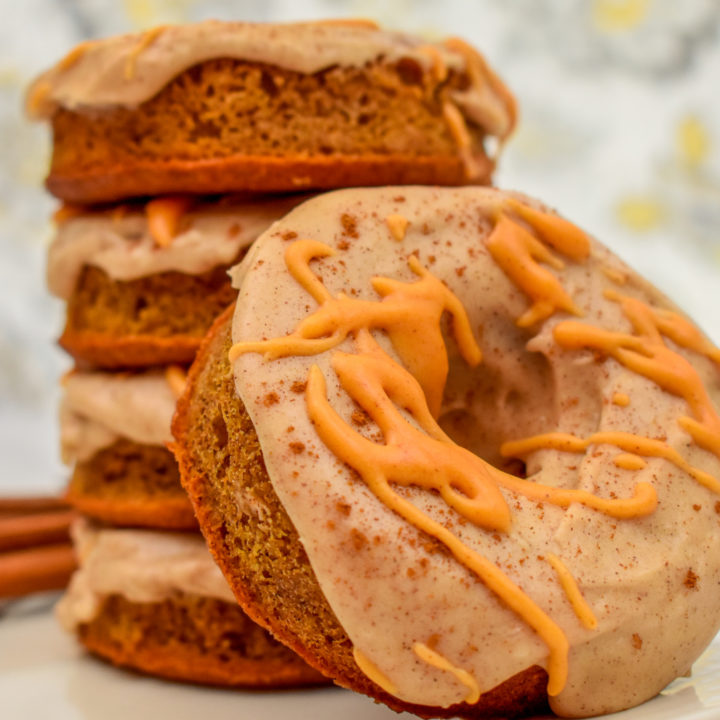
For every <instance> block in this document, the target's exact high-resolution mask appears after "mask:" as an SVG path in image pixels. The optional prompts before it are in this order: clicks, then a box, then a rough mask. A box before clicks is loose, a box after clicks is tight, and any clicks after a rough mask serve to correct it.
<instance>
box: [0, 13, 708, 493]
mask: <svg viewBox="0 0 720 720" xmlns="http://www.w3.org/2000/svg"><path fill="white" fill-rule="evenodd" d="M0 9H1V10H2V22H1V23H0V293H1V296H0V297H1V299H0V493H6V494H7V493H14V494H29V493H35V492H55V491H59V490H60V489H61V488H62V487H63V485H64V482H65V474H66V471H65V470H64V469H63V467H62V466H61V464H60V461H59V457H58V431H57V419H56V415H57V403H58V378H59V376H60V375H61V374H62V373H63V372H64V371H65V370H67V369H68V368H69V366H70V363H69V361H68V360H67V359H66V358H65V357H64V356H63V355H62V353H61V352H60V351H59V350H57V348H56V347H55V338H56V336H57V335H58V334H59V332H60V329H61V325H62V312H61V305H60V303H59V302H58V301H55V300H52V299H51V298H50V297H49V296H48V294H47V291H46V290H45V281H44V272H45V252H46V249H47V246H48V243H49V241H50V238H51V236H52V228H51V226H50V223H49V217H50V214H51V213H52V212H53V210H54V209H55V207H56V201H54V200H52V199H51V198H50V197H49V196H48V195H47V194H45V193H44V191H43V188H42V183H43V178H44V175H45V172H46V168H47V163H48V155H49V146H50V143H49V136H48V132H47V128H45V127H43V126H35V125H30V124H29V123H28V122H27V121H26V120H25V119H24V117H23V113H22V98H23V91H24V88H25V87H26V86H27V84H28V82H29V81H30V80H31V79H32V78H33V77H34V75H35V74H37V73H38V72H40V71H41V70H43V69H45V68H46V67H47V66H49V65H51V64H53V63H54V62H55V61H56V60H58V59H59V58H60V57H62V55H64V54H65V53H66V52H67V51H68V50H69V49H70V48H71V47H72V46H73V45H75V44H76V43H78V42H80V41H82V40H85V39H88V38H97V37H103V36H106V35H112V34H117V33H123V32H129V31H138V30H143V29H146V28H148V27H151V26H153V25H156V24H161V23H180V22H186V21H192V20H200V19H205V18H211V17H212V18H221V19H241V20H255V21H258V20H269V21H273V20H299V19H315V18H322V17H342V16H351V17H371V18H375V19H377V20H379V21H380V22H381V23H382V24H383V25H384V26H385V27H388V28H392V29H400V30H406V31H409V32H412V33H416V34H420V35H424V36H426V37H428V38H430V39H434V38H438V37H441V36H446V35H461V36H463V37H465V38H466V39H468V40H470V41H471V42H472V43H473V44H475V45H476V46H477V47H478V48H479V49H480V50H481V51H482V52H483V53H484V54H485V55H486V57H487V58H488V60H489V61H490V62H491V64H492V65H493V66H494V67H495V68H496V69H497V70H498V71H499V72H500V74H501V75H502V77H503V78H504V79H505V81H506V82H507V84H508V85H509V86H510V88H511V89H512V90H513V91H514V92H515V94H516V95H517V97H518V100H519V102H520V108H521V122H520V125H519V127H518V130H517V132H516V134H515V136H514V137H513V138H511V140H510V142H509V144H508V146H507V148H506V151H505V153H504V155H503V157H502V160H501V164H500V168H499V173H498V174H497V176H496V180H497V184H498V185H499V186H501V187H504V188H513V189H518V190H522V191H524V192H526V193H528V194H531V195H537V196H538V197H540V198H542V199H543V200H545V201H546V202H547V203H549V204H550V205H552V206H554V207H556V208H558V209H559V210H560V211H561V212H562V213H563V214H564V215H565V216H567V217H568V218H570V219H571V220H573V221H574V222H576V223H578V224H579V225H581V226H582V227H583V228H585V229H586V230H589V231H590V232H591V233H592V234H594V235H595V236H597V237H598V238H599V239H601V240H602V241H603V242H604V243H606V244H607V245H609V246H610V247H611V248H612V249H613V250H614V251H615V252H617V253H618V254H619V255H620V256H621V257H623V258H624V259H625V260H626V261H627V262H629V263H630V264H631V265H633V266H634V267H635V268H636V269H638V270H639V271H640V272H641V273H643V274H644V275H645V276H646V277H648V278H649V279H650V280H651V281H653V282H654V283H655V284H656V285H658V286H659V287H660V288H661V289H662V290H664V291H665V292H666V293H667V294H668V295H670V296H671V297H672V298H673V299H674V300H675V301H676V302H677V303H678V304H679V305H680V306H681V307H683V308H684V309H685V310H686V311H687V312H688V313H689V314H690V315H691V316H693V317H694V318H695V319H696V320H697V321H698V322H699V324H700V325H701V326H702V327H703V329H704V330H705V331H706V332H707V333H708V334H709V335H710V337H711V338H712V339H713V340H714V342H715V343H720V148H719V147H718V146H719V145H720V35H719V33H720V0H683V1H682V2H678V0H473V1H472V2H467V1H465V2H463V1H462V0H442V2H437V1H435V0H364V1H361V0H22V2H18V1H17V0H0Z"/></svg>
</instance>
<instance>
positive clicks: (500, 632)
mask: <svg viewBox="0 0 720 720" xmlns="http://www.w3.org/2000/svg"><path fill="white" fill-rule="evenodd" d="M348 225H351V226H352V227H353V233H351V234H349V233H348V232H347V229H346V228H347V227H348ZM233 275H234V282H235V285H236V287H237V288H238V289H239V294H238V300H237V305H236V309H235V312H234V316H233V317H232V318H230V314H229V313H226V314H225V316H224V317H222V318H220V319H219V320H218V321H217V322H216V323H215V325H214V326H213V328H212V330H211V331H210V333H209V335H208V337H207V338H206V340H205V342H204V345H203V347H202V348H201V351H200V353H199V355H198V358H197V360H196V362H195V364H194V365H193V367H192V368H191V371H190V374H189V377H188V383H187V386H186V391H185V393H184V395H183V396H182V398H181V399H180V401H179V403H178V410H177V413H176V415H175V418H174V421H173V434H174V435H175V438H176V443H175V445H174V447H173V449H174V451H175V453H176V456H177V457H178V461H179V464H180V468H181V480H182V482H183V485H184V486H185V488H186V489H187V490H188V492H189V494H190V497H191V499H192V501H193V504H194V507H195V510H196V514H197V517H198V521H199V523H200V527H201V530H202V531H203V533H204V534H205V537H206V539H207V540H208V544H209V546H210V548H211V550H212V551H213V554H214V555H215V557H216V559H217V561H218V563H219V565H220V567H221V569H222V570H223V572H224V574H225V576H226V578H227V579H228V581H229V583H230V585H231V587H232V588H233V590H234V592H235V594H236V597H237V598H238V600H239V601H240V604H241V605H242V606H243V607H244V609H245V610H246V612H247V613H248V614H249V615H250V616H251V617H252V618H253V619H254V620H255V621H256V622H258V623H259V624H261V625H263V626H265V627H268V628H269V629H270V630H271V631H272V632H273V634H274V635H275V636H276V637H278V638H279V639H280V640H282V641H283V642H284V643H286V644H287V645H288V646H289V647H291V648H293V649H294V650H295V651H297V652H298V653H299V654H300V655H301V657H303V658H305V659H306V660H307V661H308V662H309V663H310V664H311V665H313V666H315V667H317V668H319V669H321V670H322V671H323V672H325V673H326V674H328V675H330V676H331V677H333V679H334V680H335V681H336V682H337V683H338V684H340V685H343V686H345V687H350V688H352V689H354V690H357V691H359V692H364V693H367V694H369V695H371V696H373V697H375V698H376V699H378V700H381V701H382V702H384V703H386V704H388V705H389V706H390V707H392V708H394V709H396V710H410V711H412V712H415V713H416V714H418V715H420V716H424V717H455V716H460V717H467V718H472V717H486V716H493V715H495V716H502V717H513V716H520V715H523V714H532V713H537V712H540V711H541V710H542V708H543V706H544V705H545V704H546V703H549V705H550V707H551V708H552V710H553V711H554V712H555V713H556V714H558V715H561V716H567V717H587V716H591V715H597V714H602V713H606V712H614V711H617V710H621V709H624V708H628V707H631V706H634V705H637V704H639V703H642V702H643V701H645V700H647V699H648V698H650V697H652V696H654V695H655V694H656V693H658V692H659V691H660V690H661V689H662V688H663V687H664V686H665V685H666V684H667V683H668V682H670V681H671V680H672V679H674V678H675V677H677V676H679V675H682V674H684V673H687V672H688V671H689V669H690V666H691V665H692V663H693V662H694V660H695V659H696V658H697V657H698V655H699V654H700V653H701V651H702V650H703V649H704V647H705V646H707V644H708V643H709V642H710V640H711V639H712V638H713V636H714V635H715V633H716V632H717V630H718V624H719V621H720V607H719V606H718V603H717V590H716V588H717V584H718V582H720V528H719V527H718V523H719V520H718V513H720V497H718V494H719V493H720V480H719V479H718V478H720V419H719V418H718V405H719V403H720V381H719V380H720V376H719V375H718V363H720V351H718V349H717V348H715V347H714V346H713V345H712V344H711V343H710V342H709V341H708V340H707V338H705V337H704V336H703V335H702V333H701V332H700V331H699V330H698V329H697V328H696V326H695V325H694V324H693V323H692V322H691V321H690V320H689V319H687V318H686V317H685V316H684V315H683V314H682V313H681V312H680V311H679V310H678V309H677V308H676V307H675V306H674V305H672V303H671V302H670V301H669V300H667V298H665V297H664V296H663V295H662V293H660V292H659V291H658V290H656V289H655V288H653V287H652V286H651V285H650V284H649V283H648V282H647V281H645V280H643V279H642V278H641V277H639V276H638V275H637V274H636V273H635V272H633V271H632V270H631V269H630V268H628V267H627V266H626V265H625V264H624V263H622V261H620V260H619V259H618V258H617V257H615V256H614V255H613V254H612V253H611V252H610V251H609V250H607V249H606V248H605V247H604V246H602V245H601V244H600V243H599V242H597V241H595V240H594V239H592V238H591V237H589V236H588V235H587V234H586V233H584V232H583V231H582V230H580V229H579V228H578V227H576V226H575V225H573V224H572V223H570V222H569V221H567V220H565V219H563V218H562V217H560V216H559V215H557V214H556V213H555V212H553V211H551V210H549V209H548V208H547V207H545V206H544V205H542V204H541V203H539V202H538V201H535V200H532V199H529V198H526V197H524V196H522V195H519V194H515V193H507V192H501V191H499V190H493V189H485V188H477V187H468V188H437V187H435V188H433V187H414V188H408V187H388V188H379V189H372V188H371V189H353V190H340V191H336V192H333V193H328V194H326V195H322V196H318V197H316V198H314V199H312V200H310V201H308V202H307V203H304V204H303V205H301V206H299V207H297V208H296V209H294V210H293V211H291V212H290V213H289V214H288V215H287V216H286V217H285V218H284V219H283V220H281V221H280V222H278V223H276V224H275V225H273V226H272V227H271V228H270V229H269V230H268V231H267V232H266V233H264V234H263V235H262V236H261V237H260V238H259V239H258V240H257V241H256V243H255V244H254V245H253V247H252V249H251V250H250V252H249V253H248V255H247V256H246V257H245V259H244V261H243V262H242V263H241V264H240V265H239V266H238V267H237V268H236V269H235V270H234V271H233ZM659 628H662V632H659V631H658V629H659Z"/></svg>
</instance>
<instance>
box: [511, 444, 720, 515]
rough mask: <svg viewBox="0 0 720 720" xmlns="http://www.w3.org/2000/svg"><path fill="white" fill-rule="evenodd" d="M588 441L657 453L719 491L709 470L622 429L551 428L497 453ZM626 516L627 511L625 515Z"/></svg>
mask: <svg viewBox="0 0 720 720" xmlns="http://www.w3.org/2000/svg"><path fill="white" fill-rule="evenodd" d="M590 445H615V447H618V448H620V449H621V450H625V451H626V452H629V453H634V454H635V455H640V456H642V457H658V458H663V459H664V460H667V461H668V462H670V463H672V464H673V465H675V467H677V468H679V469H680V470H683V471H684V472H686V473H687V474H688V475H690V476H691V477H692V478H694V479H695V480H697V481H698V482H699V483H700V484H701V485H704V486H705V487H706V488H708V490H712V491H713V492H716V493H720V481H718V480H717V479H716V478H714V477H713V476H712V475H710V473H707V472H705V471H704V470H700V469H699V468H695V467H693V466H692V465H690V463H688V462H687V461H686V460H685V458H683V456H682V455H681V454H680V453H679V452H678V451H677V450H675V449H674V448H671V447H670V446H669V445H667V444H666V443H664V442H662V441H661V440H651V439H650V438H645V437H640V436H639V435H633V434H632V433H626V432H616V431H609V432H597V433H593V434H592V435H590V436H588V437H587V438H579V437H576V436H575V435H570V434H569V433H561V432H552V433H544V434H542V435H533V436H532V437H529V438H523V439H522V440H511V441H510V442H506V443H503V444H502V445H501V446H500V453H501V454H502V455H503V457H524V456H525V455H527V454H528V453H531V452H533V451H534V450H543V449H551V450H560V451H561V452H570V453H584V452H585V451H586V450H587V449H588V448H589V447H590ZM645 485H648V487H652V486H651V485H649V484H648V483H638V484H637V485H636V486H635V488H636V492H637V490H638V489H639V488H640V487H641V486H645ZM628 517H629V515H628Z"/></svg>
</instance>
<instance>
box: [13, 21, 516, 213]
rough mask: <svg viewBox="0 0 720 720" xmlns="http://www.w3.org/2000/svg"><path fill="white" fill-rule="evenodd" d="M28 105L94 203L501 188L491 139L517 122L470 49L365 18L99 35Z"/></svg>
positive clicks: (55, 180)
mask: <svg viewBox="0 0 720 720" xmlns="http://www.w3.org/2000/svg"><path fill="white" fill-rule="evenodd" d="M27 110H28V114H29V115H30V117H32V118H35V119H42V120H47V121H49V122H50V123H51V125H52V131H53V139H54V140H53V143H54V145H53V155H52V164H51V169H50V175H49V177H48V179H47V187H48V189H49V190H50V192H52V193H53V194H54V195H56V196H57V197H59V198H61V199H63V200H66V201H68V202H73V203H83V204H89V203H99V202H112V201H115V200H118V199H121V198H126V197H138V196H143V195H163V194H168V193H192V194H209V193H221V192H223V193H224V192H235V191H250V192H273V193H276V192H297V191H298V190H303V189H312V188H336V187H343V186H355V185H383V184H388V183H435V184H441V185H458V184H464V183H466V182H473V183H487V182H488V181H489V178H490V174H491V172H492V169H493V166H494V158H495V154H496V148H494V147H490V144H489V143H487V142H486V141H487V140H491V142H492V143H493V144H497V143H498V142H499V143H500V144H502V142H503V140H504V139H505V138H506V137H507V135H508V134H509V133H510V132H511V130H512V128H513V125H514V123H515V101H514V99H513V97H512V95H511V94H510V93H509V91H508V90H507V89H506V88H505V86H504V85H503V83H502V82H501V81H500V79H499V78H498V77H497V76H496V75H495V74H494V72H493V71H492V70H491V69H490V68H489V67H488V65H487V64H486V62H485V60H484V59H483V58H482V56H480V55H479V54H478V53H477V52H476V51H475V50H474V49H473V48H471V47H470V46H469V45H467V44H466V43H464V42H463V41H461V40H459V39H452V40H448V41H446V42H444V43H439V44H432V43H427V42H425V41H423V40H420V39H418V38H414V37H411V36H408V35H404V34H400V33H392V32H385V31H382V30H380V29H378V28H377V26H376V25H375V24H374V23H371V22H364V21H362V22H358V21H335V22H333V21H328V22H306V23H290V24H252V23H241V22H219V21H206V22H201V23H197V24H193V25H185V26H172V27H169V26H168V27H158V28H155V29H153V30H149V31H147V32H145V33H142V34H137V35H123V36H120V37H114V38H109V39H106V40H100V41H90V42H86V43H83V44H81V45H79V46H78V47H76V48H75V49H73V50H72V51H71V52H70V53H69V54H68V55H67V56H66V57H65V58H63V59H62V60H61V61H60V62H59V63H58V64H57V65H55V66H54V67H53V68H51V69H50V70H48V71H47V72H45V73H44V74H42V75H41V76H40V77H39V78H38V79H37V80H36V81H35V82H34V84H33V85H32V86H31V88H30V89H29V92H28V98H27ZM486 144H487V145H488V146H487V147H486Z"/></svg>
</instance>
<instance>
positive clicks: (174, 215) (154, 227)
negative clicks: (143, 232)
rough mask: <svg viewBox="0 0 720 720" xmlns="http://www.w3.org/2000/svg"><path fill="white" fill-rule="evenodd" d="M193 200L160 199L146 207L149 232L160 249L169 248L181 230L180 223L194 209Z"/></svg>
mask: <svg viewBox="0 0 720 720" xmlns="http://www.w3.org/2000/svg"><path fill="white" fill-rule="evenodd" d="M192 204H193V201H192V199H191V198H189V197H187V196H183V195H173V196H167V197H159V198H155V199H154V200H151V201H150V202H149V203H148V204H147V205H146V206H145V214H146V216H147V222H148V230H149V232H150V236H151V237H152V239H153V240H154V241H155V244H156V245H157V246H158V247H168V246H169V245H170V244H171V243H172V241H173V240H174V239H175V237H176V235H177V234H178V231H179V229H180V221H181V220H182V218H183V216H184V215H185V213H187V211H188V210H189V209H190V208H191V207H192Z"/></svg>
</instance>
